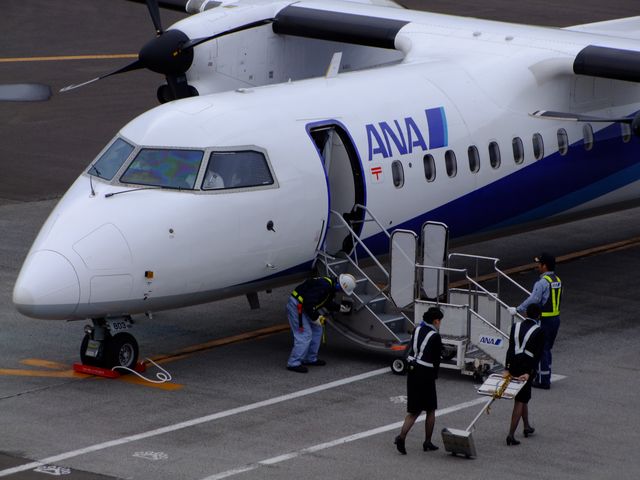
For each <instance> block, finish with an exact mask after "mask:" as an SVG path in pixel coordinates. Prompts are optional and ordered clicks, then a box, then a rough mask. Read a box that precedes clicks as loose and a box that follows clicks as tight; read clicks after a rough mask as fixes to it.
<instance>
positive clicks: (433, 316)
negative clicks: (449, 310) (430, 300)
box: [422, 307, 444, 323]
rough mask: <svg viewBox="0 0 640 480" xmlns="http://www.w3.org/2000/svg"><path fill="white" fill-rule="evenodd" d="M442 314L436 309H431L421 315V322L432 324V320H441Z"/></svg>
mask: <svg viewBox="0 0 640 480" xmlns="http://www.w3.org/2000/svg"><path fill="white" fill-rule="evenodd" d="M442 317H444V313H442V310H440V309H439V308H438V307H431V308H429V310H427V311H426V312H424V313H423V314H422V320H424V321H425V322H427V323H433V321H434V320H442Z"/></svg>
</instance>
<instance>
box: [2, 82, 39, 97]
mask: <svg viewBox="0 0 640 480" xmlns="http://www.w3.org/2000/svg"><path fill="white" fill-rule="evenodd" d="M49 98H51V88H50V87H49V85H43V84H41V83H9V84H5V85H0V101H3V102H42V101H44V100H49Z"/></svg>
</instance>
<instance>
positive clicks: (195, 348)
mask: <svg viewBox="0 0 640 480" xmlns="http://www.w3.org/2000/svg"><path fill="white" fill-rule="evenodd" d="M286 330H289V324H288V323H280V324H278V325H273V326H271V327H265V328H259V329H258V330H253V331H251V332H245V333H240V334H238V335H232V336H231V337H225V338H218V339H216V340H211V341H210V342H205V343H201V344H198V345H192V346H191V347H186V348H183V349H180V350H178V351H177V352H174V353H171V354H167V355H158V356H156V357H153V358H152V359H151V360H153V361H154V362H156V363H158V364H161V363H167V362H172V361H174V360H179V359H182V358H186V357H188V356H190V355H192V354H194V353H197V352H202V351H204V350H209V349H211V348H215V347H221V346H224V345H230V344H232V343H238V342H245V341H247V340H254V339H256V338H261V337H266V336H269V335H273V334H276V333H281V332H284V331H286Z"/></svg>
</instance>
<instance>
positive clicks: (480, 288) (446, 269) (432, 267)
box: [416, 264, 524, 334]
mask: <svg viewBox="0 0 640 480" xmlns="http://www.w3.org/2000/svg"><path fill="white" fill-rule="evenodd" d="M416 267H417V268H422V269H430V270H438V271H444V272H452V273H462V274H464V276H465V278H466V280H467V281H468V282H469V284H470V285H469V289H468V291H469V297H471V295H472V293H471V285H473V286H475V287H476V290H477V291H481V292H483V293H484V294H486V295H487V296H489V297H491V298H493V299H494V300H495V301H496V302H497V303H499V304H500V305H502V306H503V307H505V308H507V309H508V308H509V307H510V305H507V304H506V303H505V302H503V301H502V300H501V299H500V297H498V295H497V294H496V293H493V292H490V291H489V290H487V289H486V288H484V287H483V286H482V285H480V284H479V283H478V282H476V281H475V280H474V279H473V278H471V277H470V276H469V272H468V270H467V269H466V268H451V267H437V266H435V265H423V264H416ZM438 275H439V274H438ZM474 312H475V311H474ZM475 313H477V312H475ZM478 316H479V317H480V314H478ZM514 316H518V317H520V318H522V319H524V317H522V315H520V314H519V313H516V314H515V315H514ZM485 321H486V320H485ZM511 321H512V322H513V318H512V319H511ZM488 323H489V324H490V325H492V324H491V323H490V322H488ZM494 327H495V325H494ZM495 328H496V329H497V330H499V331H500V332H501V333H503V334H504V332H502V330H500V329H499V328H498V327H495Z"/></svg>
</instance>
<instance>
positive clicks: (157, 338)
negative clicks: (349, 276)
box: [0, 0, 640, 480]
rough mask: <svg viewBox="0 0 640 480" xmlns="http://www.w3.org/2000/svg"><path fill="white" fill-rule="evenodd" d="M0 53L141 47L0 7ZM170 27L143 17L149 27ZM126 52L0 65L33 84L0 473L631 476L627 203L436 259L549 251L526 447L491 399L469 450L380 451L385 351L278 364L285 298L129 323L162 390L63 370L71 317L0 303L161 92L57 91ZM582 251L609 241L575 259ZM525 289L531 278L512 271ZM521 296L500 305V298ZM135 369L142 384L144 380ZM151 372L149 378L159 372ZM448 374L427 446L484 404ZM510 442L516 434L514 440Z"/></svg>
mask: <svg viewBox="0 0 640 480" xmlns="http://www.w3.org/2000/svg"><path fill="white" fill-rule="evenodd" d="M405 3H406V4H410V3H420V5H421V6H422V7H424V8H430V9H432V10H434V11H439V12H447V13H458V14H469V13H471V14H473V15H475V16H479V17H486V18H495V19H500V20H506V21H516V20H517V19H524V20H526V21H527V22H530V23H538V24H545V25H556V26H563V25H570V24H578V23H587V22H592V21H598V20H606V19H610V18H615V17H622V16H630V15H633V14H637V13H638V12H637V8H636V6H635V5H633V3H634V2H628V1H626V2H622V1H610V2H607V3H606V5H601V2H596V1H594V0H582V1H580V2H578V1H577V0H569V1H564V2H557V1H551V0H547V1H538V2H512V1H507V0H503V1H498V0H488V1H486V2H482V6H481V7H477V2H475V1H471V0H468V1H458V2H455V5H451V4H450V3H449V2H445V1H444V0H442V1H429V2H409V1H407V2H405ZM3 7H4V8H3V15H2V17H1V18H0V29H1V31H2V32H3V34H4V38H5V39H6V41H5V42H2V45H0V60H1V59H4V58H9V57H11V58H27V57H52V56H55V57H61V56H66V55H94V54H131V53H134V52H136V51H137V49H138V48H139V46H140V45H142V44H144V43H145V42H146V41H147V40H148V39H149V38H150V37H151V36H152V35H153V27H152V26H151V22H150V20H149V18H148V12H147V10H146V7H145V6H144V5H141V4H137V3H132V2H124V1H122V2H103V1H102V2H101V1H98V0H67V1H65V2H50V1H47V0H30V1H29V2H23V1H18V0H5V2H3ZM182 16H184V15H183V14H181V13H179V12H174V11H167V10H162V19H163V23H164V24H165V25H167V26H168V25H170V24H171V23H173V22H175V21H176V20H178V19H179V18H181V17H182ZM129 61H131V60H130V59H122V58H120V59H102V60H82V61H79V60H62V59H58V60H53V59H52V60H40V61H21V62H2V61H0V79H1V80H0V81H1V82H2V83H12V82H41V83H46V84H49V85H51V86H52V89H53V91H54V92H55V93H54V96H53V97H52V99H51V100H49V101H48V102H45V103H32V104H27V103H1V104H0V118H2V127H1V128H0V159H1V160H0V164H1V165H2V167H3V168H2V171H3V177H2V180H0V231H2V233H3V239H2V242H0V326H1V327H2V328H1V330H0V331H1V332H2V333H1V334H0V432H1V434H0V477H6V478H15V479H38V478H46V476H44V475H54V476H65V477H67V478H75V479H108V478H118V479H143V480H147V479H148V480H152V479H153V480H158V479H160V480H163V479H167V480H169V479H185V480H204V479H216V478H236V479H238V480H247V479H270V478H274V479H276V478H277V479H283V478H286V479H289V478H291V479H293V478H350V479H371V478H375V479H378V478H380V479H382V478H398V477H402V478H425V477H427V478H465V477H466V478H474V479H506V478H509V479H520V478H522V479H524V478H531V477H535V478H540V479H560V478H562V479H578V478H579V479H581V480H584V479H602V478H616V479H617V480H626V479H630V480H631V479H636V478H637V476H638V472H640V458H639V457H638V455H637V454H636V451H635V448H636V443H637V438H638V433H637V430H638V426H640V413H639V412H638V409H636V408H635V404H636V402H637V398H638V396H639V395H640V386H639V385H640V382H639V379H640V364H639V363H638V360H639V356H638V338H639V336H640V324H639V323H638V315H637V312H638V311H640V297H639V296H638V294H637V284H636V282H637V273H636V272H637V270H638V265H639V264H640V263H639V262H640V247H639V246H637V242H629V243H627V244H622V243H620V242H622V241H625V240H628V239H636V240H637V239H638V237H640V222H639V221H638V220H639V218H640V209H632V210H626V211H623V212H618V213H614V214H609V215H604V216H601V217H597V218H594V219H588V220H582V221H578V222H573V223H570V224H566V225H562V226H557V227H551V228H546V229H542V230H537V231H533V232H523V233H520V234H518V235H514V236H510V237H505V238H501V239H496V240H491V241H487V242H482V243H478V244H474V245H468V246H466V247H464V248H461V249H456V251H461V252H465V253H474V254H479V255H486V256H496V257H500V258H501V262H500V265H501V267H502V268H503V269H507V268H510V267H516V266H519V265H524V264H528V263H530V262H532V257H533V256H534V255H536V254H538V253H539V252H540V251H542V250H549V251H552V252H553V253H555V254H556V256H558V257H562V256H565V255H568V254H571V253H573V252H578V251H586V250H589V251H592V252H595V253H592V254H590V255H584V256H582V255H581V256H579V257H578V258H577V259H573V260H569V261H566V262H563V263H560V264H559V265H558V268H557V272H558V273H559V275H560V276H561V277H562V280H563V284H564V293H563V303H562V324H561V327H560V333H559V336H558V339H557V342H556V345H555V347H554V351H553V352H554V363H553V369H554V373H555V374H556V375H557V376H556V377H555V378H554V383H553V386H552V388H551V390H549V391H540V390H534V391H533V398H532V401H531V403H530V415H531V421H532V424H533V425H534V426H535V428H536V434H535V435H534V436H533V437H531V438H528V439H523V438H520V439H521V440H522V444H521V445H519V446H517V447H507V446H506V445H505V436H506V434H507V429H508V424H509V419H510V415H511V403H510V402H509V401H505V400H500V401H497V402H495V403H494V405H493V407H492V408H491V413H490V415H488V416H483V417H482V418H481V419H480V420H479V421H478V423H477V424H476V428H477V430H476V431H475V432H474V434H473V435H474V439H475V443H476V448H477V450H478V457H477V458H476V459H473V460H468V459H464V458H461V457H452V456H450V455H447V454H445V453H444V452H443V449H442V448H441V449H440V450H439V451H436V452H422V449H421V444H422V441H423V438H422V436H423V434H422V431H423V430H422V428H423V427H422V423H419V424H417V425H416V426H415V427H414V429H413V430H412V431H411V433H410V434H409V437H408V440H407V449H408V452H409V454H408V455H407V456H401V455H399V454H398V453H397V452H396V450H395V447H394V445H393V438H394V437H395V435H396V434H397V433H398V431H399V429H400V425H401V422H402V420H403V418H404V415H405V409H406V404H405V401H406V399H405V397H404V396H405V395H406V385H405V382H406V379H405V378H404V377H402V376H396V375H393V374H391V373H390V370H389V361H390V358H389V357H386V356H383V355H380V354H377V353H374V352H370V351H367V350H363V349H361V348H359V347H356V346H354V345H353V344H350V343H348V342H347V341H346V340H344V339H342V338H341V337H339V336H338V334H337V333H335V332H332V331H328V342H327V344H326V345H324V346H323V347H322V350H321V354H322V358H324V359H325V360H327V362H328V365H327V366H326V367H315V368H313V369H312V370H311V372H310V373H308V374H306V375H301V374H297V373H292V372H289V371H287V370H286V369H285V368H284V367H285V362H286V358H287V355H288V353H289V350H290V348H291V338H290V333H289V331H288V330H287V327H286V325H285V322H286V318H285V314H284V310H285V304H286V300H287V297H288V295H289V293H290V289H289V288H282V289H277V290H274V291H273V292H272V293H270V294H265V293H260V301H261V305H262V307H261V308H260V309H259V310H250V309H249V307H248V304H247V301H246V299H244V298H237V299H232V300H227V301H222V302H217V303H212V304H207V305H201V306H196V307H190V308H183V309H178V310H172V311H166V312H160V313H157V314H155V315H154V316H153V318H152V319H149V318H146V317H141V318H139V319H137V323H136V326H135V327H134V331H133V333H134V334H135V335H136V338H137V339H138V341H139V343H140V350H141V356H142V357H143V358H144V357H147V358H153V359H156V361H157V362H158V364H159V365H160V367H162V368H163V369H164V370H165V371H166V372H168V374H170V375H171V377H172V380H171V381H170V382H166V383H151V382H148V381H144V380H142V379H138V378H137V377H133V376H124V377H121V378H119V379H116V380H107V379H100V378H95V377H88V376H82V375H79V374H76V373H74V372H73V370H72V365H73V363H74V362H77V361H78V359H79V346H80V340H81V338H82V335H83V331H82V327H83V325H84V323H83V322H69V323H66V322H55V321H50V322H49V321H40V320H33V319H29V318H26V317H23V316H22V315H20V314H19V313H18V312H16V311H15V309H14V308H13V305H12V303H11V295H12V289H13V283H14V282H15V279H16V276H17V274H18V271H19V268H20V266H21V263H22V261H23V259H24V257H25V255H26V253H27V251H28V249H29V247H30V245H31V242H32V240H33V239H34V238H35V236H36V234H37V232H38V230H39V228H40V226H41V225H42V223H43V221H44V220H45V218H46V217H47V215H48V214H49V212H50V211H51V209H52V208H53V206H54V205H55V202H56V200H57V199H58V198H59V197H60V196H61V195H62V194H63V193H64V191H65V190H66V188H67V187H68V186H69V185H70V184H71V182H72V181H73V180H74V179H75V178H76V177H77V175H78V174H79V173H80V171H81V170H82V169H83V168H84V167H85V166H86V165H87V164H88V163H89V162H90V161H91V159H92V158H93V157H94V156H95V154H96V153H97V152H98V151H99V150H100V149H101V148H102V147H103V145H104V144H105V143H106V142H107V141H108V140H109V139H110V138H111V137H112V136H113V135H114V134H115V133H116V132H117V130H118V129H119V128H120V127H121V126H122V125H123V124H124V123H126V122H127V121H128V120H130V119H131V118H133V117H134V116H135V115H137V114H139V113H141V112H143V111H145V110H146V109H148V108H151V107H153V106H154V105H155V104H156V100H155V90H156V87H157V85H158V84H159V83H160V82H161V81H162V79H161V78H158V76H156V75H154V74H152V73H149V72H135V73H131V74H127V75H121V76H116V77H112V78H109V79H105V80H103V81H101V82H99V83H98V84H94V85H90V86H87V87H85V88H83V89H80V90H76V91H73V92H69V93H67V94H58V93H57V91H58V90H59V89H60V88H61V87H63V86H65V85H69V84H72V83H78V82H80V81H83V80H87V79H89V78H92V77H95V76H97V75H99V74H101V73H104V72H108V71H111V70H115V69H116V68H118V67H120V66H122V65H123V64H126V63H128V62H129ZM602 245H614V246H615V248H609V249H603V250H602V251H600V252H599V253H598V252H596V251H595V250H593V249H594V248H595V247H599V246H602ZM514 278H515V279H516V280H517V281H519V282H521V283H522V284H523V285H525V286H526V287H528V288H530V287H531V285H532V284H533V282H534V281H535V278H536V274H535V272H533V271H531V270H528V271H525V272H523V273H521V274H518V275H516V276H515V277H514ZM520 300H522V298H519V297H517V296H516V295H514V296H513V302H514V303H517V302H519V301H520ZM157 372H161V371H160V370H158V369H157V368H156V367H153V366H151V367H150V368H149V369H148V370H147V372H145V375H146V376H147V377H148V378H151V379H153V380H157V381H159V380H158V379H157V377H156V373H157ZM161 373H162V372H161ZM476 388H477V385H474V383H473V382H472V380H471V379H470V378H468V377H462V376H461V375H460V374H459V373H456V372H453V371H443V372H441V376H440V379H439V380H438V400H439V407H440V409H439V412H438V418H437V420H436V433H435V434H434V439H433V440H434V443H436V445H439V446H440V447H442V441H441V439H440V436H439V433H438V432H439V431H440V429H442V428H443V427H453V428H465V427H466V426H467V425H468V424H469V423H470V421H471V420H472V419H473V417H474V416H475V414H476V413H477V412H478V411H479V410H480V408H481V402H483V401H484V400H485V398H484V397H481V396H479V395H477V394H476V391H475V390H476ZM517 436H518V437H521V436H522V435H521V431H520V432H518V434H517Z"/></svg>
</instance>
